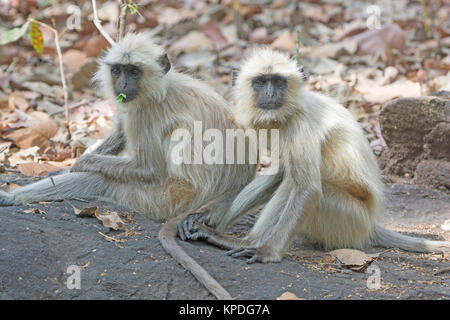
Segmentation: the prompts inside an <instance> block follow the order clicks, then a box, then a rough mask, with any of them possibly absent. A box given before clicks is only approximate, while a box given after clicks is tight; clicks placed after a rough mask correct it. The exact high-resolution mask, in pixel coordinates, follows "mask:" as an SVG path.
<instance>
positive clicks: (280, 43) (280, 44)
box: [272, 30, 297, 51]
mask: <svg viewBox="0 0 450 320" xmlns="http://www.w3.org/2000/svg"><path fill="white" fill-rule="evenodd" d="M296 46H297V41H296V40H295V37H294V36H293V35H292V33H291V32H290V31H289V30H286V31H285V32H283V33H282V34H281V35H280V36H279V37H278V38H277V39H276V40H275V41H274V42H272V47H275V48H279V49H284V50H287V51H290V50H292V49H294V48H295V47H296Z"/></svg>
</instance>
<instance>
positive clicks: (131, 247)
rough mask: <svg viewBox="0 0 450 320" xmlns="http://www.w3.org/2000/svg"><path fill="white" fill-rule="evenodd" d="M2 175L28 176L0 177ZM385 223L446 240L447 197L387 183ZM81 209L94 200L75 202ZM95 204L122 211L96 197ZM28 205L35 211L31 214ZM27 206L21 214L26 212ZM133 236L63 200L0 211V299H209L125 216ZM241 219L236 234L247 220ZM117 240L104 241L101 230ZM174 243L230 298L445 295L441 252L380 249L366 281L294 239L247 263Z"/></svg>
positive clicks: (140, 220)
mask: <svg viewBox="0 0 450 320" xmlns="http://www.w3.org/2000/svg"><path fill="white" fill-rule="evenodd" d="M0 181H2V182H6V181H10V182H14V183H18V184H24V183H29V182H30V181H31V179H30V178H23V177H18V176H16V175H11V174H9V175H5V174H3V175H0ZM386 192H387V197H388V200H389V201H388V210H387V215H386V217H385V220H384V221H383V224H384V225H386V226H389V227H390V228H393V229H395V230H398V231H402V232H406V233H408V234H410V235H413V236H418V235H422V236H424V237H427V238H432V239H447V240H449V239H450V234H449V233H448V232H447V233H446V232H445V231H443V230H442V229H440V227H439V226H440V225H441V224H442V223H444V221H445V220H447V219H449V217H450V196H448V195H447V194H445V193H442V192H439V191H433V190H430V189H426V188H423V187H419V186H408V185H388V186H387V187H386ZM72 202H73V204H74V205H76V206H77V207H78V208H81V207H86V206H91V205H94V204H93V203H89V204H87V203H82V202H77V201H72ZM95 205H98V206H99V207H100V208H101V210H105V209H107V208H110V209H112V210H115V211H117V212H119V213H123V212H125V211H126V210H123V209H120V208H112V207H111V206H109V205H106V204H102V203H95ZM30 208H33V209H39V210H40V211H35V212H36V213H31V212H29V211H28V210H29V209H30ZM25 211H27V212H25ZM131 218H132V220H133V221H134V223H128V226H129V229H133V230H134V232H135V233H134V235H129V236H126V235H125V234H124V233H123V232H121V231H110V230H109V229H107V228H105V227H103V226H102V225H101V223H100V222H99V221H98V220H96V219H94V218H78V217H76V216H75V214H74V213H73V209H72V208H71V207H70V206H69V205H67V204H66V203H64V202H53V203H41V204H33V205H30V206H15V207H2V208H0V275H1V276H0V299H213V298H214V297H212V296H211V295H210V294H208V292H207V291H206V290H205V289H204V288H203V287H202V286H201V285H200V284H199V283H198V282H197V281H196V280H195V279H194V277H193V276H192V275H191V274H190V273H189V272H187V271H185V270H184V269H183V268H182V267H181V266H180V265H178V264H177V263H176V262H175V261H174V260H173V259H172V258H171V257H170V256H168V255H167V254H166V253H165V252H164V251H163V249H162V248H161V245H160V244H159V241H158V231H159V229H160V226H161V225H160V224H159V223H157V222H155V221H153V220H152V219H150V218H148V217H147V216H145V215H143V214H138V213H132V212H131ZM251 223H252V219H251V217H249V218H247V219H243V221H242V222H240V223H239V224H238V225H237V226H236V228H234V231H235V232H236V233H241V232H242V230H246V229H248V227H249V226H250V225H251ZM100 232H101V233H103V234H104V235H105V236H108V237H113V238H115V239H120V240H123V242H120V243H114V242H110V241H108V239H107V237H105V236H104V235H102V234H101V233H100ZM181 246H182V247H183V248H184V250H186V251H187V253H188V254H190V255H191V256H192V257H193V258H195V259H196V260H197V261H198V262H199V263H200V264H201V265H202V266H203V267H204V268H205V269H206V270H207V271H208V272H210V273H211V275H212V276H213V277H215V278H216V279H217V280H218V281H219V282H220V283H221V284H222V285H223V286H224V287H225V288H226V289H227V290H228V291H229V292H230V293H231V295H232V296H233V297H234V298H236V299H275V298H277V297H279V296H280V295H281V294H283V293H284V292H286V291H289V292H292V293H294V294H296V295H297V296H298V297H300V298H305V299H450V288H449V284H450V273H449V272H447V273H442V274H438V275H435V274H434V273H435V272H436V271H437V270H442V269H444V268H448V267H449V266H450V259H449V257H448V256H442V255H437V254H415V253H405V252H402V251H398V250H387V249H384V248H370V249H368V250H367V251H366V252H371V253H375V252H376V253H381V254H380V256H379V257H378V258H377V260H376V261H375V262H374V263H372V266H374V265H375V266H377V267H378V268H379V269H380V276H381V287H380V288H379V289H377V290H369V289H368V288H367V285H366V284H367V280H368V278H369V277H370V276H371V275H372V274H368V273H365V272H354V271H351V270H349V269H345V268H343V267H341V266H340V265H338V264H336V263H334V264H333V263H332V264H330V263H329V262H327V260H326V259H325V258H324V252H323V251H320V250H318V249H317V248H315V247H313V246H311V245H310V244H308V243H303V242H301V241H300V240H296V241H295V242H294V244H293V246H292V247H291V249H290V250H289V253H288V256H287V257H286V258H285V259H284V260H283V261H282V262H281V263H269V264H253V265H247V264H246V262H245V260H236V259H233V258H231V257H229V256H227V255H225V253H224V251H223V250H220V249H217V248H215V247H212V246H210V245H207V244H204V243H202V242H182V243H181ZM71 265H77V266H80V267H82V269H81V289H72V290H69V289H68V288H67V286H66V282H67V279H68V277H69V276H70V274H69V273H67V268H68V267H69V266H71Z"/></svg>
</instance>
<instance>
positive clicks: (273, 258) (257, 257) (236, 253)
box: [227, 246, 282, 264]
mask: <svg viewBox="0 0 450 320" xmlns="http://www.w3.org/2000/svg"><path fill="white" fill-rule="evenodd" d="M272 252H273V250H269V249H266V248H265V247H264V246H263V247H261V248H244V247H242V248H238V249H233V250H230V251H227V255H229V256H232V257H233V258H240V257H246V258H248V259H247V263H248V264H250V263H255V262H262V263H266V262H279V261H281V259H282V257H280V256H279V255H277V254H274V253H272Z"/></svg>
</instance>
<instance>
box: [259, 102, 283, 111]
mask: <svg viewBox="0 0 450 320" xmlns="http://www.w3.org/2000/svg"><path fill="white" fill-rule="evenodd" d="M282 105H283V104H282V103H278V102H266V103H260V104H259V105H258V107H259V108H260V109H263V110H276V109H280V108H281V106H282Z"/></svg>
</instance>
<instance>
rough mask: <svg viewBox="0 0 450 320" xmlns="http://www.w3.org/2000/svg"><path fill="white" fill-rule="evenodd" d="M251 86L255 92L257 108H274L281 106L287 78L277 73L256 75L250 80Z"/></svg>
mask: <svg viewBox="0 0 450 320" xmlns="http://www.w3.org/2000/svg"><path fill="white" fill-rule="evenodd" d="M252 88H253V90H254V91H255V93H256V105H257V106H258V108H260V109H263V110H276V109H279V108H281V107H282V106H283V103H284V96H285V92H286V89H287V79H286V77H283V76H280V75H277V74H266V75H261V76H257V77H255V78H253V80H252Z"/></svg>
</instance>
